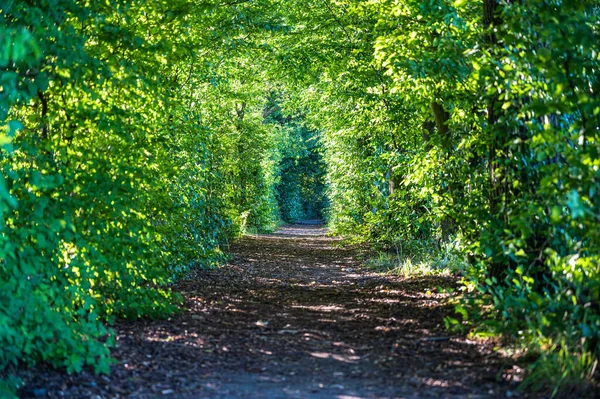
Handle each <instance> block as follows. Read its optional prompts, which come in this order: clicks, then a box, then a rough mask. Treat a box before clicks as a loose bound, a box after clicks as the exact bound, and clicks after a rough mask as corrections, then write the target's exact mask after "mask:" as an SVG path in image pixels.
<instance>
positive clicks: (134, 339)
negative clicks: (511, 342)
mask: <svg viewBox="0 0 600 399" xmlns="http://www.w3.org/2000/svg"><path fill="white" fill-rule="evenodd" d="M232 249H233V252H234V257H233V259H232V261H231V262H229V264H227V265H226V266H225V267H223V268H220V269H215V270H198V271H196V272H194V273H193V275H190V276H189V278H187V279H185V280H183V281H181V282H179V283H178V285H177V286H176V288H175V289H176V290H177V291H179V292H180V293H181V294H182V295H183V297H184V301H185V311H184V312H183V313H182V314H179V315H177V316H174V317H172V318H170V319H168V320H161V321H137V322H119V323H118V324H117V325H116V326H115V327H114V331H115V333H116V335H117V347H116V348H115V349H114V350H113V356H114V357H115V358H116V359H117V360H118V364H116V365H114V366H112V368H111V373H110V374H109V375H107V376H96V375H94V374H93V373H91V372H88V371H85V372H83V373H82V374H78V375H72V376H69V375H66V374H64V373H63V372H59V371H54V370H40V369H36V370H33V371H28V372H27V373H26V374H25V375H22V376H21V377H22V378H24V380H25V383H26V385H25V388H24V389H23V390H22V391H21V394H22V396H23V397H28V396H29V397H31V396H33V397H51V398H82V399H83V398H90V399H104V398H107V399H108V398H119V399H120V398H132V399H134V398H135V399H153V398H177V399H179V398H184V399H205V398H215V399H216V398H230V399H242V398H257V399H259V398H272V399H277V398H281V399H288V398H289V399H292V398H307V399H367V398H378V399H384V398H500V397H502V398H505V397H515V396H518V395H517V393H516V392H514V391H512V389H513V387H512V386H511V385H509V384H507V383H499V382H497V376H498V375H502V373H508V374H510V373H511V370H512V369H511V368H510V367H508V366H506V365H504V366H503V364H502V359H500V358H499V357H497V356H496V354H495V352H494V351H493V350H492V344H491V343H483V342H474V341H471V340H469V339H467V338H465V337H464V336H452V334H450V333H449V332H448V331H447V330H445V328H444V323H443V319H444V316H446V315H449V314H452V306H450V305H448V304H446V303H445V302H446V301H445V298H446V295H447V294H444V293H442V292H439V291H438V287H448V286H453V285H455V284H456V282H455V281H454V280H453V279H452V278H449V277H440V276H428V277H415V278H404V277H399V276H389V275H381V274H377V273H374V272H372V271H369V270H366V269H364V268H363V267H362V266H361V261H360V259H361V257H362V255H363V254H362V251H361V249H360V248H350V247H344V246H341V245H340V240H339V239H336V238H331V237H327V236H326V230H325V229H323V228H322V227H321V226H318V225H311V224H302V225H294V226H287V227H284V228H282V229H281V230H279V231H278V232H277V233H276V234H272V235H260V236H252V237H245V238H243V239H242V240H240V241H239V242H238V243H237V244H236V245H235V246H234V247H233V248H232ZM499 370H502V371H501V372H500V373H499Z"/></svg>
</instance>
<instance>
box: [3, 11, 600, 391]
mask: <svg viewBox="0 0 600 399" xmlns="http://www.w3.org/2000/svg"><path fill="white" fill-rule="evenodd" d="M599 15H600V10H599V7H598V3H597V1H595V0H584V1H581V0H579V1H562V0H561V1H539V0H522V1H512V0H510V1H509V0H502V1H500V0H478V1H464V0H455V1H449V0H431V1H417V0H377V1H369V2H365V1H354V0H352V1H351V0H335V1H330V0H315V1H313V0H301V1H296V2H286V1H280V0H247V1H245V0H242V1H227V0H223V1H216V0H207V1H205V2H192V1H188V0H140V1H135V2H134V1H132V0H107V1H104V2H97V1H79V0H39V1H36V2H30V1H25V0H8V1H4V2H2V3H1V4H0V21H1V22H2V23H1V24H0V46H1V47H0V71H1V76H0V129H1V130H0V146H1V149H0V151H1V154H0V165H1V166H2V170H3V174H2V179H1V180H0V216H1V223H0V292H2V293H3V295H2V296H0V347H2V348H7V349H6V350H4V351H2V352H0V370H3V371H1V373H2V378H3V380H4V381H6V383H3V385H0V392H2V394H3V391H6V392H7V393H6V395H9V393H8V392H13V391H14V389H15V387H16V386H18V385H19V383H18V382H15V380H14V379H13V378H12V377H11V375H20V374H19V373H20V371H19V368H20V367H21V366H27V365H29V366H32V365H36V364H40V363H43V364H48V365H51V366H53V367H58V368H60V369H63V370H66V371H68V372H81V371H82V370H84V368H86V367H91V368H93V369H95V371H97V372H108V371H109V366H110V364H111V360H110V351H109V348H110V347H111V346H113V344H114V338H115V335H114V330H112V329H110V328H108V326H110V325H112V324H113V323H115V322H116V321H122V320H139V319H142V320H143V319H146V318H152V319H154V318H165V317H166V318H168V317H170V315H172V314H174V313H176V312H177V309H179V308H180V305H181V304H182V302H181V300H182V296H181V293H180V292H179V291H178V290H176V289H173V288H174V287H177V286H178V285H177V284H180V283H181V281H182V280H181V279H182V278H188V277H189V276H193V275H195V273H196V272H197V271H198V270H204V269H208V268H211V267H215V266H220V265H223V264H224V263H226V260H227V259H228V258H229V255H230V253H231V244H232V243H233V242H235V241H236V240H237V239H238V238H240V237H241V236H243V235H244V234H245V233H258V232H265V231H274V230H275V229H276V228H277V226H278V225H280V223H281V222H282V220H283V221H288V222H293V221H297V220H299V219H302V218H305V217H308V218H320V217H324V218H325V219H326V221H327V223H328V228H329V229H330V231H331V233H332V234H337V235H339V236H344V237H346V238H348V239H349V240H350V241H352V242H353V243H354V244H358V243H368V244H370V245H371V248H373V250H374V251H380V255H379V257H380V259H381V260H383V261H382V262H379V263H380V264H381V263H383V264H385V265H386V266H389V267H391V268H392V269H395V270H401V271H402V272H403V273H408V274H411V273H412V274H415V273H416V272H417V271H418V270H421V271H423V270H425V269H426V270H432V269H433V270H437V271H439V270H440V269H445V268H447V266H448V265H450V264H451V266H453V268H454V269H458V273H459V274H460V275H462V276H467V277H468V279H465V280H466V281H465V284H464V287H463V289H461V290H458V292H460V293H461V294H460V295H454V296H453V298H454V300H455V301H457V302H456V304H457V307H456V311H457V313H456V314H455V313H453V312H448V313H445V315H446V316H447V317H446V319H445V320H446V324H447V325H448V327H449V328H450V329H451V331H454V333H456V334H458V333H460V334H462V335H463V336H465V335H466V334H467V333H468V332H472V333H479V335H488V336H490V335H492V336H502V337H504V338H505V341H506V342H507V343H508V344H509V347H511V348H518V349H519V350H518V351H517V353H521V351H523V353H527V354H529V355H532V356H531V358H534V359H536V360H535V362H534V363H532V364H531V367H529V368H528V370H529V372H528V374H527V378H528V379H527V382H528V383H530V386H532V387H535V388H542V389H545V391H543V392H547V393H549V394H550V393H552V392H557V390H558V391H560V390H563V391H562V392H571V391H570V390H571V389H575V390H577V392H582V394H585V393H587V392H593V389H594V386H595V384H597V376H598V367H597V364H598V360H599V358H598V354H599V353H600V326H599V323H600V321H599V320H600V288H599V287H600V284H599V281H600V278H599V274H600V269H599V268H598V264H599V262H600V258H599V255H598V254H599V253H600V230H599V229H598V228H597V225H598V222H599V221H600V216H599V215H600V201H598V195H599V194H598V193H599V192H600V177H599V175H598V173H599V172H598V170H599V168H600V161H599V159H600V155H599V154H600V137H599V134H600V133H599V132H600V129H599V125H600V100H599V97H598V95H597V93H598V91H600V80H599V79H598V68H599V62H600V61H599V60H600V59H599V57H598V49H597V43H598V42H599V40H598V39H600V37H599V35H600V33H599V30H598V29H599V28H598V27H599V26H600V24H599V23H598V22H599ZM271 239H272V238H271ZM248 240H250V239H246V241H243V240H242V241H241V242H242V243H243V242H254V241H251V240H250V241H248ZM265 240H266V241H265V242H263V241H261V240H258V241H257V242H255V244H257V243H262V244H265V245H267V242H268V239H267V238H265ZM300 240H301V238H300ZM301 242H302V241H299V242H298V243H296V244H293V245H292V246H291V247H289V248H288V249H289V250H290V251H292V252H293V251H294V248H295V245H301V244H300V243H301ZM242 245H243V244H242ZM257 245H258V244H257ZM282 245H283V244H282ZM267 247H268V245H267ZM233 248H235V247H233ZM321 250H322V251H323V252H322V253H325V252H326V250H325V249H323V248H321V249H320V250H319V251H321ZM319 251H317V252H319ZM340 251H342V250H341V249H340ZM271 255H274V254H273V253H272V254H271ZM292 255H293V254H291V255H290V256H292ZM241 256H242V257H244V256H246V255H244V254H243V253H242V255H241ZM250 262H252V261H250ZM294 262H296V260H294ZM328 262H329V263H328V264H329V266H332V265H335V264H336V263H335V261H334V259H333V258H331V259H328ZM371 263H373V262H371ZM375 263H377V262H375ZM419 263H422V264H425V263H426V264H427V267H424V268H420V269H419V267H418V266H416V267H415V265H418V264H419ZM230 266H231V265H230ZM247 266H248V265H247ZM312 266H315V265H312ZM312 266H311V267H312ZM380 266H381V265H380ZM251 269H252V268H251V267H250V268H249V269H248V270H246V272H247V273H251ZM331 270H333V269H331ZM361 270H362V269H361ZM348 273H349V272H348ZM365 273H366V271H365ZM293 278H296V277H292V279H293ZM455 278H458V277H456V276H455ZM289 284H290V285H293V284H295V283H292V282H289ZM429 288H430V287H429ZM342 291H345V292H346V291H347V292H351V291H352V288H351V286H344V287H343V288H342ZM430 291H431V290H430ZM228 292H229V291H227V290H225V291H224V293H223V295H224V296H222V298H226V297H227V295H228V294H227V293H228ZM290 292H293V290H292V291H290ZM431 292H433V291H431ZM411 295H412V294H411ZM185 298H189V297H188V296H186V297H185ZM355 298H358V299H361V300H362V298H363V297H362V296H361V295H358V296H356V297H355ZM374 298H375V297H374ZM316 299H318V298H316ZM184 309H185V308H184ZM340 317H342V316H341V315H340ZM386 317H395V316H390V315H389V314H388V315H387V316H386ZM120 331H122V330H120ZM361 333H364V334H367V333H366V332H365V331H361ZM472 338H473V336H472ZM463 342H464V341H463ZM444 345H445V344H444ZM448 348H450V347H448ZM380 349H381V348H378V349H377V350H380ZM450 349H451V350H454V349H455V348H454V349H452V348H450ZM450 349H449V350H450ZM377 350H375V349H374V350H373V351H374V352H373V353H376V352H377ZM415 353H416V352H415ZM525 360H527V358H526V359H525ZM399 381H400V380H399ZM471 388H472V389H475V387H471ZM586 389H588V391H586ZM167 390H168V389H167ZM589 390H591V391H589ZM378 392H379V394H378V395H383V394H384V393H383V392H384V391H378ZM465 392H466V391H465ZM473 392H474V391H473ZM11 395H12V394H11ZM132 395H133V394H132ZM165 395H166V394H165Z"/></svg>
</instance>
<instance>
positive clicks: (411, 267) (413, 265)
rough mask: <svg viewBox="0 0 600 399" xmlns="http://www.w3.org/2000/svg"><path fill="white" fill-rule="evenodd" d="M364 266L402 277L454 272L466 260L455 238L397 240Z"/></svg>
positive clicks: (462, 266)
mask: <svg viewBox="0 0 600 399" xmlns="http://www.w3.org/2000/svg"><path fill="white" fill-rule="evenodd" d="M365 265H366V266H367V267H368V268H369V269H371V270H374V271H377V272H380V273H390V274H396V275H404V276H414V275H432V274H436V275H437V274H446V275H450V274H456V273H459V272H462V271H464V270H465V269H466V265H467V261H466V259H465V257H464V256H463V255H461V254H460V252H459V250H458V241H451V242H447V243H444V244H441V245H440V244H438V243H436V242H433V241H418V240H413V241H405V240H402V241H397V242H395V243H394V244H393V246H392V247H391V248H387V249H383V250H378V251H376V252H375V254H374V255H372V256H370V257H369V258H368V259H367V261H366V263H365Z"/></svg>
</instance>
